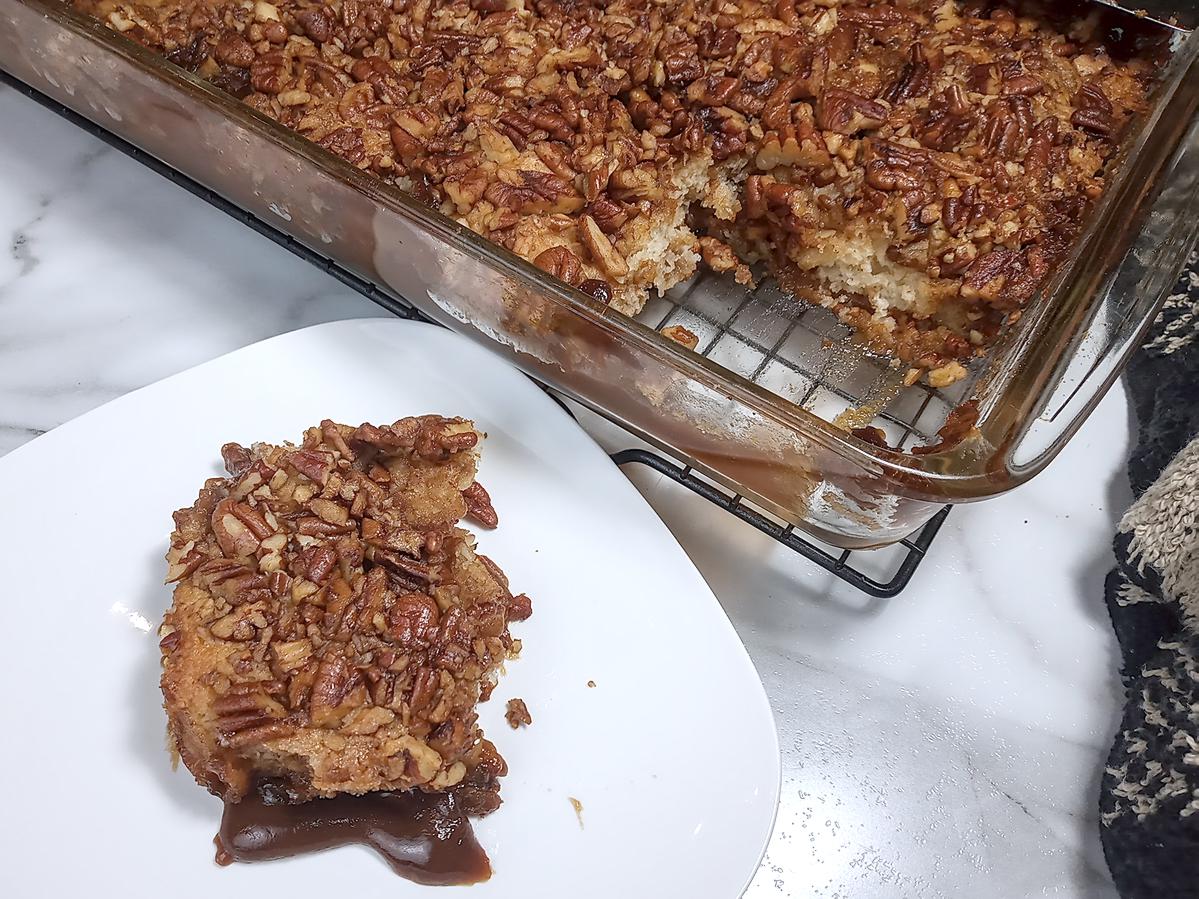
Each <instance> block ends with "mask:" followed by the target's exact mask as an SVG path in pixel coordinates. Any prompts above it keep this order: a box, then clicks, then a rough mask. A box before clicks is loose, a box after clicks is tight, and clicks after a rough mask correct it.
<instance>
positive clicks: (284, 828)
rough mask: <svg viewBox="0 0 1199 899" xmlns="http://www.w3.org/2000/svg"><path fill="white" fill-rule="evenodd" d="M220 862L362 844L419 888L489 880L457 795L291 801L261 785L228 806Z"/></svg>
mask: <svg viewBox="0 0 1199 899" xmlns="http://www.w3.org/2000/svg"><path fill="white" fill-rule="evenodd" d="M215 843H216V847H217V854H216V860H217V863H218V864H221V865H228V864H231V863H232V862H235V861H237V862H256V861H264V860H268V859H277V858H289V857H291V856H294V855H300V854H302V853H307V852H318V851H320V850H322V849H331V848H333V847H334V846H345V845H348V844H351V843H361V844H362V845H364V846H370V847H371V848H372V849H374V850H375V851H376V852H378V853H379V854H380V855H381V856H383V859H384V860H385V861H386V862H387V864H388V865H390V866H391V869H392V870H393V871H394V872H395V873H396V874H398V875H399V876H400V877H403V878H405V879H407V880H411V881H414V882H416V883H423V884H430V885H437V886H445V885H451V884H470V883H479V882H480V881H484V880H487V879H488V878H489V877H491V864H490V863H489V862H488V860H487V854H486V853H485V852H484V851H483V848H482V847H481V846H480V845H479V843H478V841H477V840H476V839H475V834H474V831H473V830H472V829H471V825H470V819H469V818H468V817H467V813H466V809H465V808H464V807H463V802H462V801H461V799H460V798H459V797H458V796H457V795H456V794H454V793H422V792H420V791H419V790H413V791H409V792H405V793H386V792H382V793H368V794H366V795H365V796H350V795H342V796H338V797H337V798H334V799H314V800H312V801H311V802H304V803H300V804H289V803H288V802H287V801H286V800H285V798H284V796H283V795H282V793H281V791H278V790H273V789H271V787H270V785H266V786H264V787H260V788H259V789H258V790H257V791H255V792H253V793H251V794H250V795H248V796H246V797H245V798H244V799H243V800H242V801H241V802H226V803H225V813H224V815H223V816H222V818H221V829H220V832H219V833H218V834H217V836H216V839H215Z"/></svg>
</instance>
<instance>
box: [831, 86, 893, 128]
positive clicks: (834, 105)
mask: <svg viewBox="0 0 1199 899" xmlns="http://www.w3.org/2000/svg"><path fill="white" fill-rule="evenodd" d="M889 114H890V109H888V108H887V107H886V106H885V105H884V104H882V103H880V102H878V101H877V100H871V99H868V98H867V97H863V96H861V95H859V94H855V93H853V92H852V91H846V90H841V89H839V88H832V89H830V90H827V91H825V92H824V96H822V97H821V98H820V101H819V102H818V103H817V105H816V123H817V124H818V125H819V126H820V127H821V128H823V129H825V130H826V131H835V132H836V133H837V134H856V133H857V132H859V131H865V130H867V129H870V128H877V127H878V126H879V125H881V124H883V122H885V121H886V120H887V116H888V115H889Z"/></svg>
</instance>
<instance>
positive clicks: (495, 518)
mask: <svg viewBox="0 0 1199 899" xmlns="http://www.w3.org/2000/svg"><path fill="white" fill-rule="evenodd" d="M462 498H463V499H464V500H466V514H467V515H468V516H469V517H470V518H472V519H474V520H475V521H476V522H478V523H479V524H481V525H482V526H483V527H485V528H495V527H499V523H500V517H499V515H497V514H496V511H495V506H493V505H492V504H491V496H490V495H489V494H488V493H487V491H486V490H485V489H484V488H483V485H482V484H480V483H479V482H478V481H475V482H474V483H473V484H471V485H470V486H469V487H467V488H466V489H465V490H463V491H462Z"/></svg>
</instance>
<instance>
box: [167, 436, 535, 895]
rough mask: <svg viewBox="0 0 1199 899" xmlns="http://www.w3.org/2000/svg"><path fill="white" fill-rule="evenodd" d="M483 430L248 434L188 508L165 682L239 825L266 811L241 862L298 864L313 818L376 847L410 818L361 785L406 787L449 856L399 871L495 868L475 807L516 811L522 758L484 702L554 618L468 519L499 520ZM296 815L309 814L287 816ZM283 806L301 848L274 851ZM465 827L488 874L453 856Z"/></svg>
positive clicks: (249, 835) (173, 556)
mask: <svg viewBox="0 0 1199 899" xmlns="http://www.w3.org/2000/svg"><path fill="white" fill-rule="evenodd" d="M480 436H481V435H480V434H479V433H478V432H477V431H476V430H475V428H474V426H473V425H472V424H471V423H470V422H469V421H466V420H464V419H458V418H441V417H439V416H423V417H420V418H406V419H402V420H400V421H397V422H395V423H394V424H391V425H385V426H381V427H375V426H373V425H369V424H364V425H361V426H360V427H357V428H354V427H349V426H347V425H341V424H335V423H333V422H331V421H324V422H322V423H321V424H320V425H319V426H318V427H314V428H310V429H309V430H308V431H307V433H306V434H305V435H304V441H303V443H302V445H300V446H291V445H282V446H272V445H267V444H255V445H254V446H253V448H251V449H245V448H244V447H241V446H239V445H237V444H228V445H226V446H225V447H224V448H223V451H222V454H223V456H224V459H225V464H226V467H227V469H228V471H229V477H228V478H214V479H212V480H209V481H207V482H206V483H205V484H204V487H203V489H202V490H201V491H200V495H199V497H198V498H197V499H196V502H195V503H194V504H193V505H192V506H190V507H188V508H186V509H181V510H180V511H178V512H176V513H175V524H176V529H175V531H174V533H173V534H172V535H171V545H170V550H169V552H168V553H167V562H168V565H169V569H168V580H169V581H171V582H174V583H176V584H177V586H176V588H175V597H174V603H173V605H172V606H171V608H170V610H169V611H168V612H167V614H166V617H165V620H164V624H163V627H162V631H161V633H162V642H161V648H162V665H163V674H162V691H163V695H164V697H165V700H166V702H165V705H166V710H167V715H168V719H169V730H170V735H171V738H172V741H173V743H174V745H175V746H176V747H177V749H178V752H179V755H180V756H181V757H182V759H183V762H184V764H186V765H187V767H188V769H189V770H190V771H191V772H192V774H193V775H195V777H196V779H197V780H198V781H199V782H200V783H201V784H202V785H204V786H206V787H207V788H208V789H209V790H211V791H212V792H213V793H216V794H217V795H218V796H220V797H221V798H223V799H224V800H225V801H226V803H227V811H226V824H227V825H228V823H229V820H230V816H231V815H233V816H235V817H236V816H238V815H241V816H242V817H243V818H244V819H245V820H244V821H243V824H244V825H245V826H244V827H242V828H241V831H239V829H238V828H237V827H232V828H230V827H228V826H226V827H223V828H222V834H221V837H220V843H219V848H220V852H221V855H219V856H218V859H219V860H222V861H230V860H232V859H234V858H244V859H247V860H251V859H253V858H256V857H274V856H277V855H286V854H290V851H289V850H293V849H296V848H297V846H296V845H294V842H293V844H292V845H288V844H287V843H286V839H285V837H286V835H285V834H284V835H283V836H279V833H281V832H282V831H283V830H286V829H287V828H288V827H290V828H291V829H292V831H294V834H293V835H296V834H298V835H299V837H300V838H303V839H310V838H311V834H312V833H313V832H315V830H316V828H314V827H313V826H312V825H313V821H312V816H313V815H318V816H319V815H325V816H326V817H332V818H334V819H335V820H336V821H337V823H338V824H339V825H341V826H344V825H345V821H346V819H347V818H351V819H354V820H357V818H355V816H359V817H362V818H365V819H369V820H367V821H366V822H365V824H364V828H365V829H364V832H363V833H359V834H342V837H343V839H333V838H332V837H331V836H328V835H329V834H330V833H331V831H328V830H326V831H324V833H325V835H326V836H322V837H321V839H326V837H327V839H326V842H325V843H322V844H320V845H333V844H335V843H338V842H346V841H349V840H350V839H352V838H354V837H358V838H360V841H363V842H372V839H373V835H374V834H375V833H376V832H377V831H378V828H379V827H380V826H384V825H386V824H387V822H388V821H390V820H392V819H395V818H396V815H395V814H392V815H391V817H390V818H389V817H388V814H387V809H386V808H383V807H382V806H380V805H379V804H378V803H379V801H380V800H379V799H378V797H377V796H376V797H375V798H373V799H372V800H371V801H372V802H373V803H375V804H374V805H369V806H354V805H347V804H346V801H345V797H346V796H349V795H361V794H368V793H369V794H376V793H377V791H390V795H392V796H395V797H399V798H400V801H402V802H405V803H407V804H408V805H407V806H405V807H404V808H403V809H401V811H403V812H405V814H406V815H407V818H406V820H407V821H408V823H409V824H412V822H413V820H416V819H419V820H417V824H421V826H424V830H423V831H421V832H420V833H418V834H416V835H415V837H419V838H421V839H425V840H426V841H427V842H431V843H434V844H437V845H434V846H432V847H426V848H427V849H429V851H430V852H432V853H433V855H434V857H433V859H432V860H431V861H430V859H429V858H426V857H423V856H419V853H417V855H418V856H419V857H416V858H408V859H396V858H394V857H391V858H390V860H391V861H392V863H393V867H396V868H397V870H399V871H400V873H402V874H404V875H405V876H410V877H413V878H414V879H419V880H423V881H425V882H445V881H452V882H457V881H461V880H477V879H480V878H481V877H482V876H485V875H486V868H485V865H486V859H485V857H483V856H482V855H481V851H480V850H478V847H477V844H475V843H474V841H473V837H471V836H470V833H469V824H467V823H466V820H465V816H466V815H483V814H487V813H488V812H490V811H492V810H494V809H495V808H496V807H498V806H499V804H500V800H499V778H500V777H501V776H502V775H503V774H504V773H505V772H506V766H505V763H504V760H503V759H502V758H501V757H500V755H499V753H498V752H497V751H496V749H495V747H494V746H493V745H492V744H491V743H490V742H489V741H488V740H486V739H485V738H484V737H483V734H482V732H481V731H480V729H479V725H478V720H477V715H476V711H475V707H476V705H477V704H478V703H479V702H480V701H482V700H485V699H487V698H488V697H489V695H490V693H491V691H492V688H493V687H494V686H495V683H496V679H497V676H498V674H499V671H500V669H501V666H502V665H503V663H504V661H505V660H507V659H510V658H512V657H514V656H515V655H516V654H517V652H519V649H520V642H519V641H518V640H515V639H514V638H513V637H512V636H511V635H510V633H509V631H508V625H509V622H511V621H519V620H522V619H524V618H527V617H528V616H529V614H530V613H531V611H532V608H531V604H530V602H529V599H528V597H526V596H524V595H518V596H513V595H512V593H511V591H510V590H509V589H508V581H507V578H506V577H505V576H504V574H503V572H502V571H501V570H500V569H499V567H498V566H497V565H496V564H495V563H493V562H492V561H491V560H490V559H488V558H487V557H486V556H483V555H480V554H478V553H476V552H475V549H474V540H473V538H472V537H471V536H470V534H469V533H468V532H467V531H465V530H463V529H462V528H460V527H458V523H459V520H460V519H462V518H463V516H466V515H468V514H469V515H471V517H472V518H474V519H476V522H477V523H479V522H481V523H483V524H484V525H485V526H487V525H490V526H494V525H495V524H496V523H497V517H496V514H495V510H494V508H493V507H492V506H491V502H490V499H489V497H488V495H487V493H486V491H485V490H483V488H482V487H481V486H480V485H479V484H478V483H477V482H476V480H475V467H476V462H477V454H476V447H477V444H478V443H479V440H480ZM405 791H408V792H407V793H406V792H405ZM425 796H428V797H435V798H431V799H429V800H428V802H426V803H425V804H424V805H420V803H421V802H424V801H425V800H424V798H423V797H425ZM333 797H341V798H342V804H340V805H338V804H336V801H337V800H335V799H334V800H333V804H330V800H331V799H332V798H333ZM305 801H309V802H308V803H307V805H305V806H300V808H302V809H305V811H302V812H294V811H288V810H287V809H288V807H289V806H291V805H293V804H295V803H303V802H305ZM414 802H415V803H417V804H418V807H416V808H415V809H414V808H412V807H411V806H412V804H413V803H414ZM437 803H441V804H440V805H438V804H437ZM247 809H249V810H250V811H248V812H247V811H246V810H247ZM392 811H393V812H394V809H393V810H392ZM407 813H411V814H407ZM286 814H290V815H293V816H294V815H296V814H299V815H302V816H308V817H307V818H306V819H305V820H300V821H297V820H291V821H289V822H284V821H281V820H277V819H279V816H280V815H286ZM247 815H249V816H250V817H249V818H246V816H247ZM264 815H265V816H274V818H272V819H271V821H272V823H271V824H270V825H269V828H274V829H275V831H273V832H278V833H276V837H277V838H278V839H279V840H280V841H281V842H280V845H277V846H274V847H264V846H263V845H262V844H263V843H264V839H263V838H262V837H261V835H260V834H261V832H263V831H264V830H266V829H269V828H268V825H266V824H264V823H263V816H264ZM254 816H257V817H254ZM422 816H423V817H422ZM399 818H401V819H404V818H405V815H404V814H401V815H399ZM376 819H377V820H376ZM372 821H373V822H374V823H373V824H372V823H371V822H372ZM379 821H383V822H384V824H379V823H378V822H379ZM421 822H423V824H422V823H421ZM317 823H319V822H317ZM393 823H394V822H393ZM399 823H400V824H404V821H403V820H401V821H399ZM430 824H432V825H436V826H425V825H430ZM367 825H369V826H367ZM371 827H374V828H375V829H374V830H373V831H372V830H371V829H370V828H371ZM255 828H257V830H256V829H255ZM418 830H419V828H418ZM434 831H435V832H434ZM451 831H452V833H453V835H454V838H455V839H456V840H458V841H459V842H460V843H461V844H462V845H461V846H457V848H459V849H462V848H463V847H465V849H466V850H470V851H471V852H473V853H474V856H473V860H472V861H471V864H473V865H474V868H473V869H471V870H466V871H464V870H462V868H461V862H462V858H461V857H460V855H461V854H459V857H458V858H448V859H447V858H444V857H438V856H437V854H436V853H437V852H442V853H443V855H444V853H445V852H447V851H449V850H448V849H447V848H446V847H445V846H444V845H442V844H444V842H445V839H444V838H445V834H446V832H451ZM402 835H403V836H407V837H409V838H414V834H411V833H408V834H402ZM239 841H240V842H239ZM265 842H270V841H265ZM393 842H394V841H393ZM418 842H419V840H418ZM298 848H299V849H305V848H319V846H317V847H313V846H309V845H299V846H298ZM377 848H382V849H383V850H384V851H385V854H387V852H394V851H395V850H394V848H389V847H388V845H382V846H381V847H380V846H378V845H377ZM451 848H453V847H451ZM271 852H273V853H274V855H271V854H270V853H271ZM255 853H257V854H255ZM264 853H265V854H264ZM480 859H481V862H480ZM480 865H482V868H481V869H480Z"/></svg>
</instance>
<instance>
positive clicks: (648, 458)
mask: <svg viewBox="0 0 1199 899" xmlns="http://www.w3.org/2000/svg"><path fill="white" fill-rule="evenodd" d="M0 83H2V84H6V85H8V86H9V87H11V88H13V89H14V90H15V91H17V92H18V93H21V94H23V95H24V96H26V97H28V98H29V99H31V100H33V101H34V102H36V103H38V104H40V105H41V106H44V107H45V108H46V109H49V110H50V111H52V112H54V113H56V114H58V115H60V116H62V118H64V119H66V120H67V121H69V122H71V123H72V124H74V125H77V126H78V127H80V128H82V129H84V130H85V131H87V132H88V133H89V134H92V135H94V136H95V137H96V138H98V139H99V140H101V141H103V142H104V143H106V144H108V145H109V146H111V147H113V148H115V149H117V150H120V151H121V152H122V153H124V154H125V155H126V156H129V157H130V158H131V159H134V160H136V161H137V162H140V163H141V164H142V165H144V166H146V167H147V168H149V169H151V170H153V171H155V172H157V173H158V174H159V175H161V176H162V177H164V178H166V179H167V180H168V181H171V182H172V183H173V184H176V185H178V186H179V187H181V188H183V189H184V190H186V191H187V192H188V193H190V194H192V195H193V196H196V197H199V198H200V199H201V200H203V201H204V202H206V203H208V204H210V205H211V206H214V207H216V208H217V209H219V210H220V211H221V212H224V213H225V214H226V215H228V216H230V217H231V218H234V219H236V220H237V221H239V222H241V223H242V224H243V225H245V226H246V227H248V228H251V229H252V230H254V231H256V232H257V233H258V234H261V235H262V236H263V237H265V238H267V239H268V240H270V241H272V242H273V243H276V244H278V245H279V246H281V247H283V248H284V249H285V250H287V251H289V252H291V253H293V254H295V255H296V256H299V257H300V258H301V259H304V260H306V261H307V262H310V263H311V264H312V265H314V266H316V267H317V268H319V269H320V270H321V271H323V272H325V273H326V274H328V275H331V276H332V277H333V278H336V279H337V280H338V281H340V282H341V283H342V284H344V285H345V286H347V287H349V288H351V289H352V290H354V291H356V292H357V293H360V294H362V295H363V296H364V297H366V298H367V299H368V300H370V301H371V302H373V303H376V304H378V305H379V306H381V307H383V308H384V309H386V310H387V311H388V312H391V313H392V314H394V315H397V316H400V317H401V318H406V319H412V320H418V321H428V320H429V319H428V318H426V317H425V316H424V315H423V314H422V313H421V312H420V311H419V310H418V309H417V308H416V307H414V306H412V305H411V304H409V303H408V302H406V301H405V300H403V299H402V298H400V297H398V296H395V295H392V294H390V293H386V292H384V291H382V290H380V289H379V288H378V287H377V286H376V285H374V284H372V283H370V282H369V281H365V280H363V279H362V278H359V277H358V276H357V275H354V274H353V273H351V272H349V271H347V270H346V269H344V268H342V267H341V266H340V265H338V264H337V263H336V262H334V261H333V260H331V259H328V258H326V257H324V256H322V255H321V254H319V253H317V252H314V251H313V250H311V249H309V248H308V247H306V246H305V245H304V244H301V243H300V242H298V241H296V240H295V239H293V238H291V237H289V236H288V235H286V234H283V233H282V232H280V231H278V230H277V229H275V228H274V227H273V226H272V225H269V224H267V223H266V222H264V221H262V220H261V219H259V218H257V217H256V216H254V215H252V214H250V213H249V212H246V211H245V210H244V209H242V208H241V207H239V206H237V205H235V204H233V203H230V202H229V201H228V200H226V199H225V198H224V197H222V196H220V195H219V194H217V193H215V192H213V191H211V190H209V189H208V188H206V187H204V186H203V185H202V184H200V183H198V182H197V181H194V180H192V179H191V178H189V177H188V176H186V175H184V174H182V173H180V172H178V171H176V170H175V169H173V168H171V167H170V166H168V165H166V164H165V163H164V162H162V161H160V160H159V159H157V158H155V157H153V156H151V155H149V154H148V153H145V152H143V151H142V150H139V149H138V148H137V147H135V146H134V145H133V144H131V143H129V142H128V141H126V140H124V139H123V138H121V137H118V136H117V135H115V134H113V133H112V132H110V131H108V130H106V129H104V128H102V127H100V126H99V125H97V124H95V123H94V122H92V121H91V120H89V119H87V118H84V117H83V116H81V115H79V114H78V113H76V112H75V111H74V110H72V109H69V108H68V107H66V106H63V105H62V104H61V103H58V102H56V101H55V100H52V99H51V98H49V97H47V96H46V95H45V94H43V93H41V92H40V91H38V90H36V89H35V88H32V87H30V86H29V85H27V84H25V83H24V82H22V81H19V80H18V79H16V78H14V77H13V76H12V75H9V74H8V73H7V72H5V71H4V70H2V69H0ZM552 395H553V394H552V393H551V396H552ZM555 398H556V397H555ZM564 408H565V406H564ZM569 411H570V410H569V409H567V412H569ZM612 461H613V462H615V463H616V464H617V465H620V466H622V467H623V466H626V465H642V466H645V467H646V468H648V469H651V470H653V471H655V472H657V473H658V474H660V475H662V476H664V477H666V478H669V479H670V480H671V481H674V482H675V483H677V484H679V485H681V486H682V487H685V488H686V489H688V490H690V491H691V492H692V493H694V494H696V495H697V496H700V497H702V498H703V499H705V500H707V501H708V502H710V503H712V504H714V505H716V506H718V507H719V508H721V509H724V510H725V511H726V512H728V513H729V514H730V515H732V516H734V517H735V518H738V519H740V520H741V521H743V522H745V523H746V524H747V525H749V526H750V527H753V528H756V529H757V530H759V531H761V532H762V533H763V534H766V535H767V536H769V537H771V538H773V539H774V540H776V541H777V542H779V543H780V544H782V545H783V546H785V547H787V548H788V549H790V550H793V551H794V552H797V553H799V554H800V555H802V556H804V557H805V558H807V559H809V560H810V561H812V562H814V563H815V564H817V565H819V566H820V567H821V568H823V569H825V570H826V571H829V572H832V573H833V574H834V575H836V576H837V577H838V578H840V579H841V580H843V581H845V582H846V583H848V584H850V585H852V586H853V587H856V588H857V589H858V590H861V591H862V592H863V593H866V594H868V595H870V596H874V597H878V598H884V599H885V598H890V597H893V596H896V595H897V594H899V593H900V592H901V591H902V590H903V589H904V588H905V587H906V586H907V585H908V582H909V581H911V579H912V575H913V574H915V572H916V569H917V567H918V566H919V565H920V563H921V561H922V560H923V559H924V556H925V554H926V553H927V552H928V549H929V547H930V546H931V545H932V542H933V538H934V537H936V535H937V532H938V531H939V530H940V529H941V524H942V523H943V522H944V521H945V517H946V516H947V515H948V514H949V506H946V507H945V508H943V509H942V510H941V511H940V512H938V513H937V514H936V515H935V516H933V518H932V519H931V520H930V521H929V522H928V523H927V524H926V525H924V527H922V528H921V529H920V530H919V531H917V532H916V533H914V534H912V535H911V536H909V537H907V538H905V539H904V540H901V541H899V542H898V543H896V544H894V545H892V546H888V547H883V548H881V549H875V550H856V551H854V550H841V549H838V548H836V547H833V546H830V545H828V544H825V543H822V542H821V541H818V540H816V539H814V538H812V537H809V536H807V535H804V534H801V533H800V532H799V531H797V530H796V529H795V527H794V526H793V525H790V524H786V523H784V522H779V521H777V520H775V519H774V518H772V517H770V516H769V515H767V514H766V513H764V512H763V511H762V510H759V509H757V508H756V507H755V506H753V505H752V504H751V503H750V502H749V501H748V500H746V499H745V498H744V497H743V496H741V495H740V494H735V493H730V492H729V491H728V490H726V489H724V488H723V487H721V486H718V485H717V484H715V483H713V482H712V481H709V480H707V479H706V478H704V477H702V476H701V475H700V474H698V473H697V472H695V471H694V470H693V469H692V468H691V467H690V466H686V465H679V464H678V463H676V462H674V461H672V460H669V459H666V458H664V457H663V456H661V455H659V454H657V453H655V452H652V451H650V450H645V449H627V450H622V451H620V452H616V453H613V454H612Z"/></svg>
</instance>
